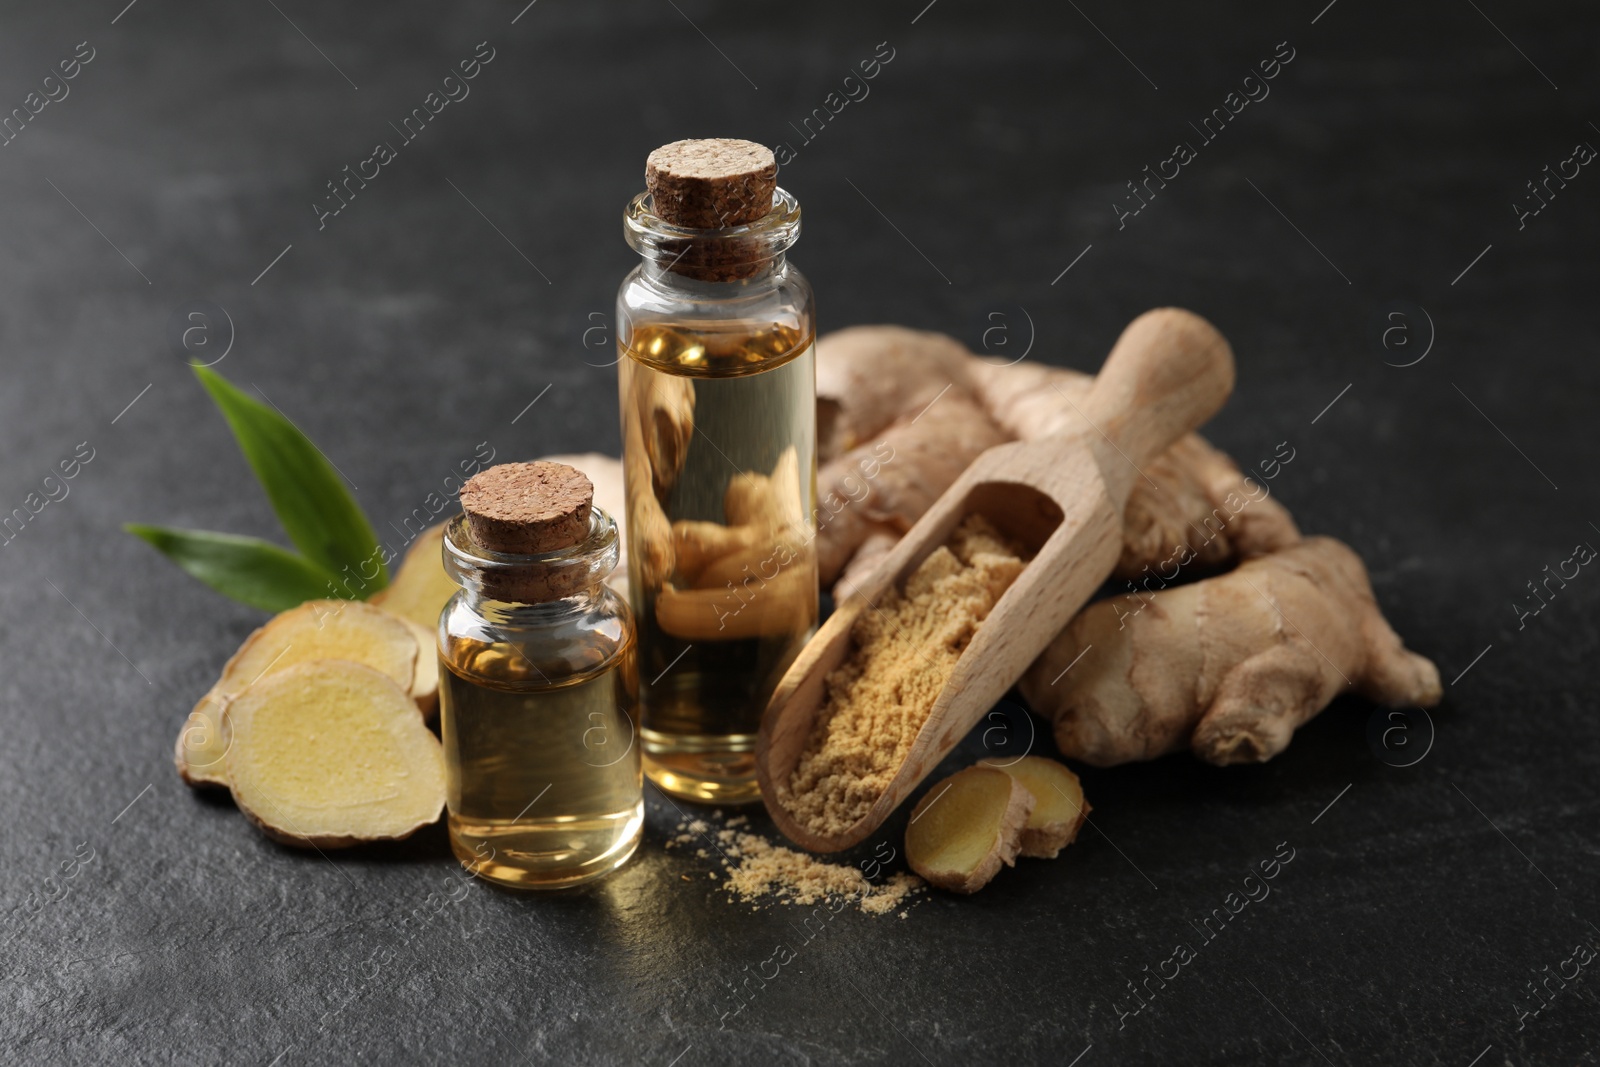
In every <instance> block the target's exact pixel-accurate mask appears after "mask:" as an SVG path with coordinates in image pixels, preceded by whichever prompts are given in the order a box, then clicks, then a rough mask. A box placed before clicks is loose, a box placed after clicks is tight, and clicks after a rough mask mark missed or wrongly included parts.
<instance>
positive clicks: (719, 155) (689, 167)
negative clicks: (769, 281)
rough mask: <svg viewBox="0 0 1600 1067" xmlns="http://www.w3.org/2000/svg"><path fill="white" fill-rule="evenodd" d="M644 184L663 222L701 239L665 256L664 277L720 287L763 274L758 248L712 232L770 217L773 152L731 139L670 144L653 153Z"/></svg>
mask: <svg viewBox="0 0 1600 1067" xmlns="http://www.w3.org/2000/svg"><path fill="white" fill-rule="evenodd" d="M644 179H645V188H646V189H647V190H648V191H649V193H650V197H651V202H652V205H653V210H654V211H655V213H656V215H657V216H658V217H659V218H661V220H662V221H664V222H667V223H669V224H670V225H673V226H677V227H679V228H681V229H684V230H699V231H705V233H704V235H703V236H698V237H697V236H686V237H685V239H684V240H683V241H682V242H681V243H677V244H675V246H674V247H672V248H669V249H668V251H672V252H674V253H675V256H674V257H672V258H671V261H670V264H669V266H668V269H669V270H671V271H673V272H675V273H678V274H682V275H685V276H687V277H691V278H696V279H699V280H701V281H713V282H720V281H737V280H739V279H741V278H748V277H752V276H754V275H755V274H757V273H759V272H760V271H761V270H762V269H763V267H764V263H763V261H762V258H761V257H760V256H758V255H757V254H756V251H757V249H758V247H759V242H758V241H757V240H755V239H754V238H751V237H746V236H742V235H741V234H739V233H738V232H733V233H719V232H717V231H728V230H736V228H737V227H742V226H749V225H751V224H753V223H757V222H759V221H761V219H763V218H765V217H766V216H767V215H768V214H769V213H770V212H771V211H772V202H773V194H774V193H775V192H776V191H777V188H778V161H777V159H776V157H774V156H773V154H772V149H770V148H767V147H766V146H765V145H759V144H756V143H755V142H754V141H742V140H738V139H736V138H730V137H710V138H700V139H694V140H685V141H674V142H672V143H671V144H667V145H662V146H661V147H660V148H658V149H656V150H655V151H654V152H651V153H650V155H649V157H648V158H647V159H646V160H645V166H644Z"/></svg>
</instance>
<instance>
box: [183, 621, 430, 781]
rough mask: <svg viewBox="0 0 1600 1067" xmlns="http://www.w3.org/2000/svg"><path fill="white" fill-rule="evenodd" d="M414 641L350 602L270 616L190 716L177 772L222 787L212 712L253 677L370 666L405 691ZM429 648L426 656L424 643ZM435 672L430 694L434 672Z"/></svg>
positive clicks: (223, 728) (218, 732)
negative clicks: (335, 665)
mask: <svg viewBox="0 0 1600 1067" xmlns="http://www.w3.org/2000/svg"><path fill="white" fill-rule="evenodd" d="M417 642H418V638H417V636H416V634H415V632H414V631H413V630H412V629H411V628H410V627H408V626H407V625H406V623H405V622H403V621H401V619H399V618H397V617H396V616H394V615H390V614H389V613H387V612H384V611H380V610H379V609H377V608H375V607H372V606H371V605H370V604H363V603H360V602H358V601H353V600H308V601H306V602H305V603H304V604H301V605H300V606H299V607H295V608H290V609H289V610H288V611H285V612H283V613H282V614H280V615H277V616H275V617H273V618H272V619H271V621H269V622H268V623H267V624H266V625H265V626H263V627H261V628H260V629H259V630H257V631H256V632H255V633H253V634H251V635H250V636H249V638H247V639H246V640H245V643H244V644H243V645H242V646H241V647H240V648H239V651H238V652H236V653H234V655H233V658H232V659H230V660H228V663H227V666H225V667H223V669H222V677H221V678H220V679H218V681H217V684H216V685H214V686H212V687H211V691H210V692H208V693H207V694H206V695H205V696H203V697H201V698H200V701H199V703H197V704H196V705H195V707H194V710H193V711H191V712H190V713H189V718H188V720H187V721H186V722H185V723H184V724H183V730H182V732H181V733H180V734H179V735H178V742H177V745H176V747H175V750H174V753H173V756H174V760H175V762H176V763H177V765H178V774H179V775H180V776H181V777H182V778H183V780H184V781H186V782H188V783H189V784H190V785H219V786H225V785H227V784H228V779H227V775H226V772H225V769H224V768H225V762H224V757H225V755H226V754H227V751H228V744H229V741H228V725H227V722H226V720H225V719H224V718H223V717H222V716H221V715H220V714H219V712H220V710H221V707H222V705H223V703H224V702H225V701H226V700H227V699H228V698H229V697H231V696H233V695H235V694H237V693H239V692H240V691H241V690H243V689H244V688H245V687H246V686H249V685H251V684H252V683H253V682H255V681H256V680H257V679H259V678H261V677H263V676H265V675H268V674H274V673H277V672H278V671H281V670H284V669H286V668H288V667H292V666H294V665H295V664H297V663H305V662H308V661H310V660H319V659H343V660H350V661H352V662H355V663H361V664H364V665H366V666H368V667H371V668H373V669H374V670H377V671H379V672H381V673H382V674H384V675H385V676H387V677H389V678H390V679H392V680H394V681H395V682H396V683H397V684H399V685H401V686H402V687H404V688H405V689H406V690H407V691H410V690H411V689H412V688H413V686H414V685H416V684H418V682H419V679H418V678H417V660H418V658H419V651H420V650H419V648H418V643H417ZM428 648H429V651H430V653H431V651H432V643H431V642H430V643H429V645H428ZM431 658H432V656H431V655H430V659H431ZM435 672H436V673H435V679H434V682H433V691H434V692H435V693H436V692H437V690H438V680H437V667H435ZM413 707H414V708H415V707H418V705H417V704H413ZM419 710H420V709H419Z"/></svg>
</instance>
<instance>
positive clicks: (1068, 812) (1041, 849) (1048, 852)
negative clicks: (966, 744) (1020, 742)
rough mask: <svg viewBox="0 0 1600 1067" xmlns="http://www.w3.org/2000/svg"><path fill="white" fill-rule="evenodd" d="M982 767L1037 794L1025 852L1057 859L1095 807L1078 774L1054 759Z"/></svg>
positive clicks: (1001, 762)
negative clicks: (993, 770)
mask: <svg viewBox="0 0 1600 1067" xmlns="http://www.w3.org/2000/svg"><path fill="white" fill-rule="evenodd" d="M978 766H980V767H993V768H995V769H996V770H1000V771H1005V772H1006V773H1007V774H1009V775H1011V777H1013V778H1015V779H1016V780H1017V781H1019V782H1021V783H1022V785H1023V787H1024V788H1025V789H1027V790H1028V792H1029V793H1030V794H1032V795H1033V812H1032V814H1030V815H1029V816H1028V822H1027V825H1026V826H1024V827H1023V828H1022V850H1021V852H1022V855H1024V856H1031V857H1033V858H1035V859H1046V860H1049V859H1055V858H1056V855H1057V854H1058V853H1059V852H1060V851H1061V850H1062V849H1063V848H1065V847H1066V846H1067V845H1070V844H1072V842H1073V841H1074V840H1075V839H1076V838H1077V836H1078V831H1079V830H1081V829H1082V828H1083V823H1084V820H1085V819H1087V818H1088V817H1089V812H1091V811H1093V810H1094V809H1093V808H1091V807H1090V806H1089V802H1088V801H1087V800H1085V799H1084V798H1083V785H1082V784H1081V783H1080V782H1079V781H1078V776H1077V775H1076V774H1073V773H1072V771H1071V770H1069V769H1068V768H1067V767H1065V766H1063V765H1062V764H1060V763H1057V762H1056V761H1055V760H1053V759H1045V758H1044V757H1043V756H1023V757H1022V758H1021V759H1017V760H996V759H987V760H983V761H981V762H980V763H979V764H978Z"/></svg>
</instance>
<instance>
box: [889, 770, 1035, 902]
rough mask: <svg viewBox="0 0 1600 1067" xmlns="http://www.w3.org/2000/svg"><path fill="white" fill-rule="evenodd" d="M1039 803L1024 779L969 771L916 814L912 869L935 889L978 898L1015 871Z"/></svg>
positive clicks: (910, 838) (910, 830) (939, 788)
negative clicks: (995, 881)
mask: <svg viewBox="0 0 1600 1067" xmlns="http://www.w3.org/2000/svg"><path fill="white" fill-rule="evenodd" d="M1033 809H1034V798H1033V794H1032V793H1030V792H1029V791H1028V788H1027V786H1025V785H1023V784H1022V779H1021V778H1019V777H1015V776H1013V775H1010V774H1007V773H1006V772H1005V771H1003V770H999V769H996V768H994V767H968V768H967V769H966V770H962V771H957V772H956V773H955V774H952V775H951V776H950V777H948V778H946V779H944V780H943V781H942V782H937V783H935V784H934V786H933V787H932V788H931V789H929V790H928V792H927V793H926V794H924V795H923V797H922V800H921V801H919V802H918V803H917V806H916V807H915V808H913V809H912V811H911V822H910V823H909V824H907V826H906V863H908V864H909V865H910V866H911V869H912V870H913V871H916V872H917V873H918V874H920V875H921V876H922V877H923V878H924V879H926V880H927V881H928V882H929V883H931V884H933V885H936V886H938V887H939V888H940V889H948V890H950V891H951V892H953V893H976V892H977V891H978V890H980V889H982V888H983V887H984V886H986V885H988V884H989V881H990V880H991V879H992V878H994V876H995V875H996V874H998V873H999V872H1000V867H1001V865H1002V864H1004V865H1005V866H1007V867H1011V866H1014V865H1015V864H1016V862H1017V853H1018V852H1019V851H1020V850H1021V847H1022V834H1023V828H1024V827H1025V826H1026V825H1027V823H1028V818H1029V816H1030V815H1031V814H1032V813H1033Z"/></svg>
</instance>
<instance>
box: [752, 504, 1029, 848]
mask: <svg viewBox="0 0 1600 1067" xmlns="http://www.w3.org/2000/svg"><path fill="white" fill-rule="evenodd" d="M1024 564H1025V559H1024V553H1023V552H1022V551H1021V550H1020V549H1019V548H1018V547H1017V546H1015V545H1013V544H1011V543H1010V542H1009V541H1007V540H1006V539H1005V538H1004V537H1003V536H1002V535H1001V534H1000V532H999V531H997V530H996V529H995V528H994V526H993V525H991V524H990V523H989V522H988V521H987V520H986V519H984V518H983V517H982V516H979V515H969V516H968V517H967V518H966V519H964V520H963V521H962V523H961V525H960V526H958V527H956V531H955V533H954V534H953V535H952V536H951V538H950V540H949V542H948V543H947V544H945V545H942V546H940V547H939V548H936V549H934V551H933V552H932V553H930V554H929V556H928V558H927V559H925V560H923V561H922V563H921V565H919V566H918V567H917V569H916V570H915V571H913V572H912V574H911V576H910V577H909V578H907V579H906V582H905V590H904V592H901V591H899V590H893V589H891V590H890V591H889V592H888V593H887V594H886V595H885V596H884V597H883V599H882V600H881V601H880V602H879V604H878V606H877V610H876V611H865V612H863V613H862V614H861V617H860V618H859V619H858V620H857V621H856V624H855V626H854V628H853V629H852V630H851V634H850V636H851V639H852V641H853V643H854V649H853V651H852V652H851V654H850V657H849V659H847V660H845V662H844V663H843V664H842V665H840V667H839V668H838V669H837V670H835V671H833V672H832V673H831V674H829V675H828V678H827V699H826V701H825V702H824V704H823V706H822V707H821V708H820V709H819V710H818V712H817V719H816V722H815V723H814V724H813V725H812V729H811V736H810V737H809V738H808V739H807V741H806V747H805V750H804V752H803V753H802V754H801V756H800V761H799V763H798V764H796V766H795V769H794V773H793V774H792V775H791V776H790V778H789V781H788V782H786V783H780V784H779V787H778V795H779V800H780V801H781V803H782V804H783V806H784V807H785V808H787V809H788V810H789V812H790V814H791V815H793V816H794V818H795V821H797V822H798V823H800V824H801V825H802V826H804V827H806V828H807V829H809V830H811V831H812V832H814V833H819V834H826V835H833V834H838V833H840V832H842V831H844V830H846V829H848V828H849V827H850V826H852V825H854V824H855V823H856V822H858V821H860V819H861V818H862V817H863V816H864V815H866V813H867V811H868V809H870V808H871V807H872V805H873V803H874V802H876V801H877V799H878V797H880V796H881V795H882V794H883V791H884V789H886V788H887V787H888V785H889V782H890V780H891V779H893V777H894V775H895V772H896V771H897V770H899V769H900V766H901V764H902V763H904V762H905V757H906V754H907V753H908V752H909V751H910V749H911V743H912V742H913V741H914V740H915V739H916V736H917V732H918V731H919V730H921V729H922V725H923V723H925V722H927V720H928V715H929V714H930V713H931V712H932V711H933V704H934V701H935V700H936V699H937V698H938V696H939V692H940V690H942V689H943V688H944V685H945V683H946V682H947V681H949V679H950V675H951V674H952V673H954V671H955V667H956V661H957V660H958V659H960V658H961V653H962V652H963V651H964V650H965V649H966V647H967V645H968V644H969V643H971V641H972V636H973V634H974V633H975V632H976V631H977V629H978V624H979V623H981V622H982V621H983V620H984V619H985V618H987V617H988V615H989V612H990V611H991V610H993V608H994V605H995V603H996V602H997V601H999V599H1000V596H1001V594H1003V593H1004V592H1005V591H1006V589H1007V588H1008V587H1009V586H1010V585H1011V583H1012V582H1013V581H1015V580H1016V578H1017V575H1019V574H1021V573H1022V568H1023V566H1024Z"/></svg>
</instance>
